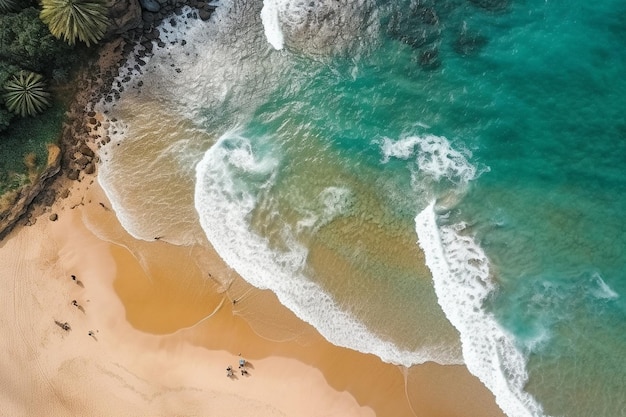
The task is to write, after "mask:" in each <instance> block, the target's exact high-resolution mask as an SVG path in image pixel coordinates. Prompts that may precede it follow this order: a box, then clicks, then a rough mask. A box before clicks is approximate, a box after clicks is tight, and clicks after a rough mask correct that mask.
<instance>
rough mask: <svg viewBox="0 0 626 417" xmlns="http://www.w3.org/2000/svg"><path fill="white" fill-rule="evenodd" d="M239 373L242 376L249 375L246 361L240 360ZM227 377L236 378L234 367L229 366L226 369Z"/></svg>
mask: <svg viewBox="0 0 626 417" xmlns="http://www.w3.org/2000/svg"><path fill="white" fill-rule="evenodd" d="M239 371H240V372H241V375H242V376H244V375H249V373H248V370H247V369H246V360H245V359H239ZM226 376H227V377H229V378H232V377H233V376H235V371H234V370H233V367H232V366H230V365H228V367H227V368H226Z"/></svg>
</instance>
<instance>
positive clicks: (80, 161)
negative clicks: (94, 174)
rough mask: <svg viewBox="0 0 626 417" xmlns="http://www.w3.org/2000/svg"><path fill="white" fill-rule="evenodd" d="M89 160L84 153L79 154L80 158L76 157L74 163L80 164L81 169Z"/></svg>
mask: <svg viewBox="0 0 626 417" xmlns="http://www.w3.org/2000/svg"><path fill="white" fill-rule="evenodd" d="M89 162H91V158H87V157H86V156H85V155H81V156H80V158H78V159H76V164H77V165H78V166H80V168H81V169H85V167H86V166H87V164H88V163H89Z"/></svg>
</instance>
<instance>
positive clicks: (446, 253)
mask: <svg viewBox="0 0 626 417" xmlns="http://www.w3.org/2000/svg"><path fill="white" fill-rule="evenodd" d="M464 228H465V226H464V225H462V224H457V225H452V226H442V227H438V226H437V219H436V213H435V201H432V202H431V203H430V204H429V205H428V206H427V207H426V208H425V209H424V210H422V211H421V212H420V213H419V214H418V215H417V216H416V218H415V231H416V232H417V236H418V242H419V245H420V247H421V248H422V249H423V251H424V254H425V256H426V265H428V267H429V269H430V270H431V272H432V275H433V283H434V285H435V292H436V293H437V297H438V299H439V304H440V305H441V308H442V309H443V310H444V312H445V313H446V316H447V317H448V319H449V320H450V322H451V323H452V324H453V325H454V326H455V327H456V328H457V329H458V331H459V333H460V334H461V343H462V348H463V358H464V360H465V363H466V365H467V367H468V369H469V370H470V372H471V373H472V374H474V375H476V376H477V377H478V378H479V379H480V380H481V381H482V382H483V383H484V384H485V386H487V388H489V390H491V392H493V393H494V395H495V396H496V402H497V403H498V405H499V406H500V408H502V410H503V411H504V412H505V413H506V414H507V415H508V416H511V417H526V416H527V417H531V416H532V417H538V416H543V410H542V407H541V406H540V405H539V404H538V403H537V402H536V401H535V400H534V399H533V398H532V396H531V395H529V394H528V393H527V392H525V391H524V386H525V384H526V382H527V381H528V374H527V372H526V358H525V357H524V355H523V354H522V353H521V352H520V351H519V350H518V349H517V348H516V346H515V343H514V339H513V337H512V336H511V335H510V334H508V333H507V332H506V331H505V330H503V329H502V327H501V326H500V325H499V324H498V323H497V321H496V319H495V317H494V316H493V315H492V314H491V313H489V312H487V311H485V306H484V303H485V300H486V299H487V297H488V296H489V294H490V293H491V292H492V291H493V290H494V288H495V286H494V284H493V282H492V281H491V277H490V272H489V261H488V259H487V257H486V256H485V253H484V252H483V250H482V249H481V248H480V246H478V244H477V243H476V242H475V241H474V239H472V238H471V237H469V236H466V235H462V234H461V233H460V232H461V231H462V230H463V229H464Z"/></svg>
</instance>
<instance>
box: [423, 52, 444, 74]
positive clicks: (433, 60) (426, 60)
mask: <svg viewBox="0 0 626 417" xmlns="http://www.w3.org/2000/svg"><path fill="white" fill-rule="evenodd" d="M419 63H420V66H421V67H422V68H424V69H427V70H433V69H436V68H439V67H440V66H441V61H440V60H439V52H438V51H437V50H436V49H427V50H425V51H422V52H421V53H420V57H419Z"/></svg>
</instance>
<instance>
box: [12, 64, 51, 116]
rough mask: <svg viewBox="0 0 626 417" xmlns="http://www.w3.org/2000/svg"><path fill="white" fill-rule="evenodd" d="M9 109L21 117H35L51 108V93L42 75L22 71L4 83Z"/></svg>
mask: <svg viewBox="0 0 626 417" xmlns="http://www.w3.org/2000/svg"><path fill="white" fill-rule="evenodd" d="M4 90H5V93H4V95H3V96H4V99H5V100H6V106H7V109H8V110H9V111H11V112H13V113H16V114H19V115H20V116H22V117H24V116H27V115H28V116H34V115H36V114H37V113H42V112H43V111H44V110H45V109H46V108H47V107H49V106H50V93H49V92H48V91H46V83H45V82H44V81H43V77H42V76H41V75H40V74H36V73H34V72H30V71H20V73H19V74H18V75H14V76H13V78H12V79H10V80H9V81H7V82H5V83H4Z"/></svg>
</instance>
